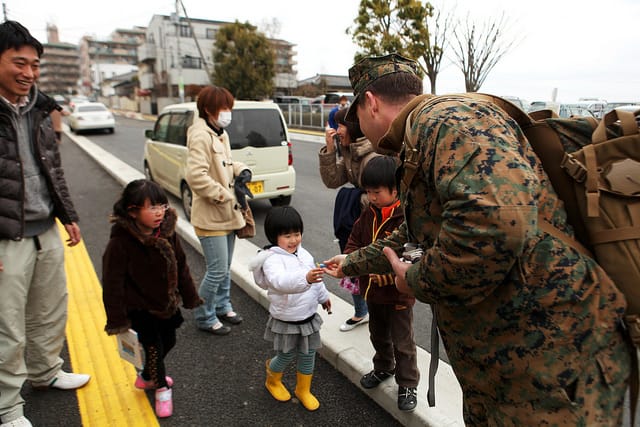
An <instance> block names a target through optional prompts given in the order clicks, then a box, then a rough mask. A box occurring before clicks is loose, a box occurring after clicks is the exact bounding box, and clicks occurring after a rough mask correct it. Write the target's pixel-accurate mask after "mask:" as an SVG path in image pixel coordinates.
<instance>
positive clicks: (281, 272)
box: [249, 245, 329, 322]
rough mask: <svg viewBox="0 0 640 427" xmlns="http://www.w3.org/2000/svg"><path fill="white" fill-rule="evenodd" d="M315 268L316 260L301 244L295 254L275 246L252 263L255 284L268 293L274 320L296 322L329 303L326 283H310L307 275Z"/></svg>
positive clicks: (250, 263) (260, 253)
mask: <svg viewBox="0 0 640 427" xmlns="http://www.w3.org/2000/svg"><path fill="white" fill-rule="evenodd" d="M312 268H315V264H314V261H313V257H312V256H311V254H310V253H309V252H308V251H307V250H306V249H304V248H303V247H302V246H301V245H299V246H298V250H297V251H296V253H295V254H290V253H288V252H286V251H285V250H283V249H282V248H280V247H278V246H273V247H271V248H269V249H266V250H264V251H260V252H259V253H258V255H256V256H255V257H253V258H252V259H251V261H249V270H251V272H253V278H254V280H255V281H256V284H257V285H258V286H260V287H261V288H262V289H266V290H267V296H268V297H269V302H270V304H269V314H271V316H272V317H273V318H275V319H278V320H283V321H285V322H295V321H300V320H304V319H307V318H309V317H311V316H312V315H313V314H314V313H316V312H317V311H318V304H324V303H325V302H326V301H328V300H329V292H328V291H327V288H326V287H325V285H324V282H319V283H313V284H310V283H307V278H306V276H307V272H308V271H309V270H311V269H312Z"/></svg>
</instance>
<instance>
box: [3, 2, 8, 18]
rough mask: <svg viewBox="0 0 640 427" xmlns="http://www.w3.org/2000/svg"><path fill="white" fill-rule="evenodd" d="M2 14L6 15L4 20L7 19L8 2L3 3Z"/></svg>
mask: <svg viewBox="0 0 640 427" xmlns="http://www.w3.org/2000/svg"><path fill="white" fill-rule="evenodd" d="M2 16H4V20H5V21H6V20H7V4H6V3H2Z"/></svg>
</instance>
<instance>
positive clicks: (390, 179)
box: [360, 156, 398, 191]
mask: <svg viewBox="0 0 640 427" xmlns="http://www.w3.org/2000/svg"><path fill="white" fill-rule="evenodd" d="M397 169H398V163H397V161H396V158H395V157H392V156H376V157H374V158H372V159H371V160H369V161H368V162H367V164H366V165H365V167H364V169H363V170H362V176H361V177H360V183H361V184H362V188H364V189H365V190H366V189H368V188H378V187H387V188H388V189H389V191H393V190H395V189H397V184H396V171H397Z"/></svg>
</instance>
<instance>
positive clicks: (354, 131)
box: [333, 108, 364, 142]
mask: <svg viewBox="0 0 640 427" xmlns="http://www.w3.org/2000/svg"><path fill="white" fill-rule="evenodd" d="M346 115H347V108H343V109H341V110H338V112H337V113H336V114H335V116H333V119H334V120H335V121H336V123H338V124H341V125H343V126H346V127H347V133H348V134H349V138H350V139H351V141H352V142H355V140H357V139H358V138H362V137H363V136H364V134H363V133H362V129H360V123H359V122H347V121H345V119H344V118H345V116H346Z"/></svg>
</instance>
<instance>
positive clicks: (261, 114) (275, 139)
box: [226, 108, 287, 150]
mask: <svg viewBox="0 0 640 427" xmlns="http://www.w3.org/2000/svg"><path fill="white" fill-rule="evenodd" d="M226 131H227V133H228V134H229V140H230V142H231V148H232V149H234V150H236V149H239V148H244V147H247V146H252V147H279V146H281V145H282V142H283V141H286V140H287V137H286V133H285V130H284V125H283V123H282V120H281V119H280V114H279V112H278V110H272V109H260V108H257V109H254V110H251V109H247V110H244V109H243V110H233V119H232V120H231V124H230V125H229V127H228V128H226Z"/></svg>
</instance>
